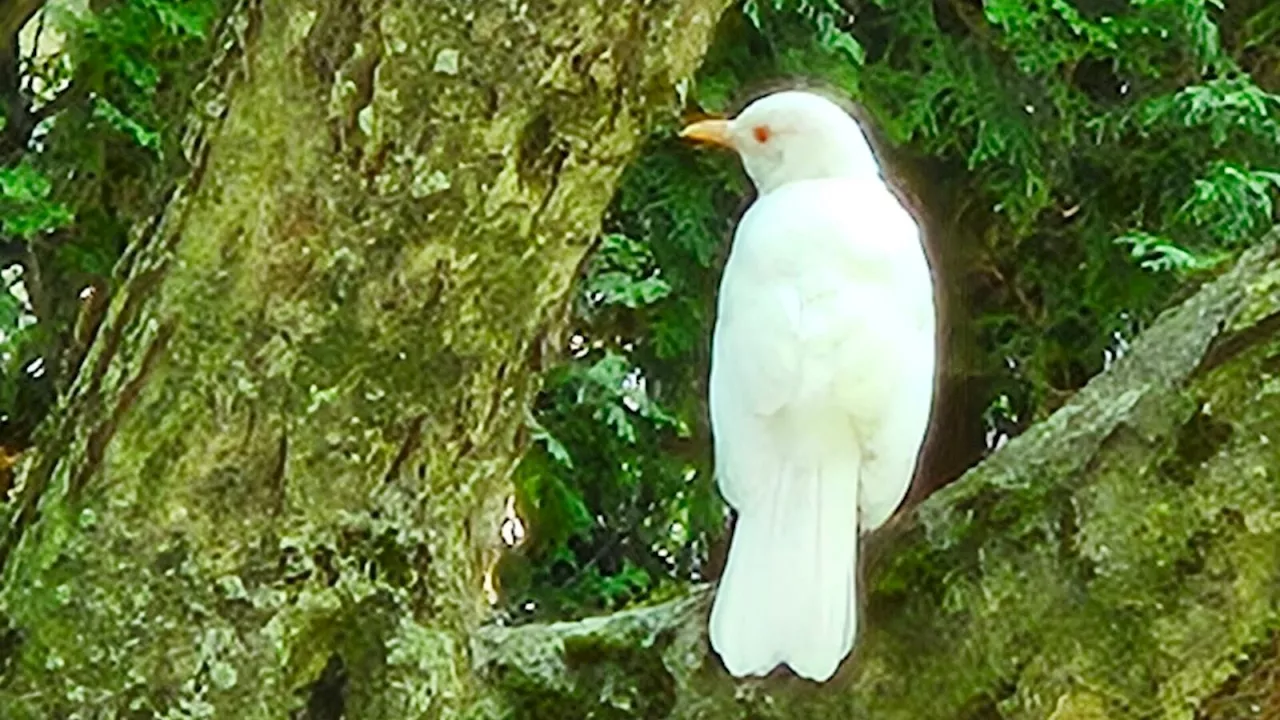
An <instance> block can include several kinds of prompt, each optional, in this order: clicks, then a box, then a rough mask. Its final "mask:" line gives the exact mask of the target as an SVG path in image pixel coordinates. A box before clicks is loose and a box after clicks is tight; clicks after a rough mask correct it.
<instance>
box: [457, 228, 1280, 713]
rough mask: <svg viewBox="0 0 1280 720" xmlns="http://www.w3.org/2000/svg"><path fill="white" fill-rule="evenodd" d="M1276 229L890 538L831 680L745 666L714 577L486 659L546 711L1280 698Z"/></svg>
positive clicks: (1279, 268)
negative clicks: (725, 643) (727, 658)
mask: <svg viewBox="0 0 1280 720" xmlns="http://www.w3.org/2000/svg"><path fill="white" fill-rule="evenodd" d="M1277 242H1280V232H1274V233H1272V236H1271V237H1269V238H1268V239H1267V240H1266V241H1265V242H1263V243H1262V244H1261V245H1260V246H1259V247H1258V248H1256V249H1254V250H1252V251H1250V252H1249V253H1247V254H1246V255H1245V257H1244V258H1243V259H1242V260H1241V261H1240V263H1239V264H1238V265H1237V266H1236V267H1235V268H1234V269H1233V270H1231V271H1230V272H1228V273H1226V274H1224V275H1223V276H1222V277H1220V278H1219V279H1217V280H1216V281H1214V282H1213V283H1211V284H1209V285H1207V286H1206V287H1204V288H1203V289H1201V290H1200V291H1199V292H1198V293H1197V294H1196V295H1195V296H1193V297H1192V298H1191V299H1189V300H1188V301H1187V302H1185V303H1184V304H1183V305H1181V306H1180V307H1177V308H1175V309H1173V310H1170V311H1168V312H1166V313H1165V314H1164V315H1162V316H1161V318H1160V319H1159V321H1158V322H1157V323H1156V324H1155V325H1154V326H1153V327H1152V328H1150V329H1149V330H1148V331H1147V332H1146V333H1144V334H1143V335H1142V336H1141V337H1140V338H1139V339H1138V340H1137V341H1136V342H1135V343H1134V345H1133V347H1132V348H1131V350H1130V353H1129V354H1128V355H1127V356H1125V357H1124V358H1123V359H1122V360H1121V361H1120V362H1118V363H1117V364H1116V365H1115V366H1114V367H1113V368H1111V369H1110V370H1109V371H1108V372H1105V373H1103V374H1102V375H1100V376H1098V377H1096V378H1095V379H1094V380H1093V381H1092V382H1091V383H1090V384H1089V385H1088V386H1087V387H1086V388H1084V389H1083V390H1082V391H1081V392H1080V393H1079V394H1078V395H1077V396H1076V397H1075V398H1074V399H1073V400H1072V401H1071V402H1069V403H1068V404H1067V405H1065V406H1064V407H1063V408H1062V409H1061V410H1059V411H1058V412H1057V413H1055V414H1054V415H1053V416H1051V417H1050V418H1049V419H1048V420H1046V421H1045V422H1043V423H1041V424H1039V425H1038V426H1036V427H1034V428H1032V429H1031V430H1030V431H1028V432H1027V433H1025V434H1024V435H1022V436H1020V437H1018V438H1017V439H1015V440H1013V441H1011V442H1009V443H1008V444H1007V445H1006V446H1005V447H1004V448H1002V449H1001V450H1000V451H998V452H997V453H995V454H994V455H992V456H991V457H990V458H989V459H988V460H987V461H986V462H984V463H982V464H981V465H979V466H978V467H977V468H975V469H974V470H972V471H970V472H969V473H968V474H966V475H965V476H964V477H963V478H962V479H960V480H959V481H958V482H957V483H956V484H954V485H951V486H949V487H947V488H946V489H944V490H942V491H940V492H938V493H937V494H935V495H934V496H932V497H931V498H929V499H928V500H927V501H926V502H924V503H923V504H921V505H920V506H918V507H916V508H915V509H913V510H911V511H909V512H906V513H903V514H900V515H899V516H898V517H897V518H896V519H895V520H894V521H893V522H892V523H891V524H890V525H889V526H888V527H886V528H885V530H884V531H882V533H880V534H879V536H877V537H875V538H872V539H871V545H872V547H870V548H869V549H870V553H869V555H870V556H871V557H872V562H871V563H870V566H869V567H868V568H867V572H866V577H867V580H866V581H864V584H865V585H867V586H869V587H870V589H871V590H870V593H869V598H868V602H867V604H866V608H865V611H864V613H863V616H862V628H863V631H862V634H861V637H860V641H859V642H860V644H859V647H858V650H857V651H856V655H855V657H854V658H853V659H851V660H849V661H847V662H846V663H845V665H844V667H843V668H842V670H841V672H840V673H839V674H838V675H837V676H836V678H834V679H833V680H832V681H831V682H830V683H828V684H826V685H823V686H815V685H813V684H811V683H807V682H805V681H801V680H798V679H796V678H795V677H794V676H791V675H789V674H786V673H781V672H780V673H776V676H774V677H770V678H766V679H763V680H755V681H747V682H733V681H732V680H731V679H730V678H729V677H728V676H727V675H726V674H725V672H724V670H723V669H722V668H721V667H720V666H719V663H718V661H717V660H716V659H715V657H714V655H712V654H710V652H709V650H708V648H707V644H706V640H705V632H704V629H705V625H706V613H707V606H708V604H709V603H708V600H709V591H708V590H707V589H706V588H701V589H697V590H695V591H694V592H693V593H691V594H690V596H689V597H687V598H684V599H681V600H678V601H674V602H670V603H667V604H664V605H658V606H654V607H650V608H643V609H638V610H633V611H629V612H625V613H620V614H617V615H613V616H609V617H602V618H592V619H588V620H584V621H581V622H573V623H559V624H554V625H539V626H530V627H523V628H516V629H504V628H494V627H490V628H486V629H484V630H483V631H482V632H481V633H479V634H478V635H477V636H476V639H475V641H474V644H475V647H476V649H475V652H474V658H475V661H476V662H477V663H478V665H479V667H480V668H481V670H482V671H483V673H484V674H485V675H487V676H488V677H489V678H491V679H492V680H493V681H494V682H496V683H498V684H499V685H500V686H502V687H505V688H506V690H507V692H508V693H509V694H510V695H511V696H513V697H520V698H524V702H525V707H526V712H525V714H523V715H522V717H528V718H560V717H601V718H603V717H610V718H611V717H618V718H623V717H645V718H708V719H710V718H715V719H716V720H729V719H731V718H779V719H781V718H796V719H799V718H804V719H805V720H824V719H827V718H832V719H834V718H840V719H841V720H848V719H849V718H874V720H899V719H901V720H926V719H927V720H952V719H954V720H987V719H988V718H1019V719H1021V718H1037V719H1039V718H1048V719H1051V720H1104V719H1109V720H1116V719H1121V718H1161V719H1169V720H1174V719H1177V720H1193V719H1197V720H1237V719H1241V718H1254V717H1260V718H1273V717H1278V716H1280V693H1278V692H1277V691H1276V690H1275V677H1276V674H1277V672H1278V671H1280V670H1278V668H1280V659H1278V651H1280V648H1277V647H1276V645H1275V642H1274V637H1275V635H1276V631H1277V630H1278V629H1280V615H1278V613H1277V607H1280V249H1278V248H1277ZM566 708H567V710H566Z"/></svg>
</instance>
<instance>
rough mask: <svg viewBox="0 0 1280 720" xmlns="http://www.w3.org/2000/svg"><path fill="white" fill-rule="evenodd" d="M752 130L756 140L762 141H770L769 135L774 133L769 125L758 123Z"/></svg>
mask: <svg viewBox="0 0 1280 720" xmlns="http://www.w3.org/2000/svg"><path fill="white" fill-rule="evenodd" d="M751 132H752V134H754V135H755V136H756V142H760V143H766V142H769V136H770V135H772V134H773V133H772V132H771V131H770V130H769V126H768V125H757V126H755V128H754V129H753V130H752V131H751Z"/></svg>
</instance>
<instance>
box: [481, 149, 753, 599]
mask: <svg viewBox="0 0 1280 720" xmlns="http://www.w3.org/2000/svg"><path fill="white" fill-rule="evenodd" d="M741 189H742V187H741V184H740V181H739V180H738V179H737V178H736V176H735V175H734V173H733V168H732V165H731V164H730V163H729V162H728V159H727V158H704V157H699V156H698V155H697V154H695V153H693V152H691V151H690V150H689V149H687V148H683V147H678V146H676V145H674V144H673V143H671V142H670V141H667V140H663V141H655V142H654V143H652V144H651V145H650V146H649V148H648V150H647V152H646V153H645V154H644V156H643V158H642V159H641V160H639V161H638V162H637V163H636V164H635V165H634V166H633V167H632V168H630V169H629V171H628V172H627V173H626V175H625V177H624V180H623V183H622V187H621V190H620V191H619V193H618V196H617V198H616V199H615V202H614V206H613V208H612V209H611V211H610V214H609V217H608V219H607V221H606V227H607V229H608V232H607V233H606V234H605V235H604V236H603V238H602V239H601V241H600V245H599V248H598V250H597V252H596V254H595V256H594V257H593V260H592V262H591V263H590V266H589V267H588V268H587V272H586V275H585V277H584V278H583V281H582V283H581V284H580V286H579V292H578V295H577V297H576V300H575V307H576V310H577V312H576V317H577V318H578V321H577V322H576V323H575V326H574V328H573V332H572V340H571V348H570V352H571V354H572V359H571V360H570V362H568V363H566V364H565V365H563V366H561V367H560V368H559V369H557V370H556V371H554V372H552V373H551V374H550V375H549V376H548V377H547V378H546V384H545V389H544V391H543V393H542V394H541V396H540V397H539V399H538V402H537V406H536V408H535V413H536V418H534V419H533V420H532V421H531V423H530V425H531V427H532V429H533V439H534V441H535V442H534V444H533V447H532V448H531V450H530V451H529V453H528V454H527V455H526V457H525V458H524V461H523V462H522V463H521V465H520V467H519V469H518V472H517V478H516V498H517V503H516V507H517V510H518V512H519V514H520V516H521V517H522V518H523V519H524V520H525V521H526V522H527V523H528V526H529V529H530V530H529V535H528V537H527V538H526V539H525V540H524V542H523V543H522V544H521V546H520V548H519V549H518V551H517V552H515V553H513V554H512V555H511V556H510V557H508V558H507V560H506V561H505V562H504V564H503V568H502V574H501V581H502V585H503V587H504V590H505V595H506V599H507V605H508V609H509V611H510V612H511V613H513V614H515V615H518V616H520V617H526V618H528V617H539V616H544V615H547V614H551V615H558V614H566V613H568V614H572V613H579V612H582V611H586V610H595V609H603V608H615V607H619V606H621V605H623V604H626V603H627V602H632V601H636V600H639V599H643V598H646V597H649V596H651V595H653V594H655V593H657V594H662V593H665V592H670V591H671V590H672V589H673V588H674V587H676V582H677V581H679V580H683V579H688V578H691V577H697V576H698V575H699V572H700V570H701V568H702V565H703V563H704V562H705V557H706V543H707V538H708V537H709V536H711V535H713V534H714V533H715V531H716V529H717V528H718V527H719V526H720V524H721V523H722V522H723V512H722V510H721V508H720V505H719V502H718V501H717V500H716V498H715V495H714V491H713V488H712V484H711V482H710V478H709V476H708V474H707V473H708V469H709V457H708V438H707V435H706V430H705V428H706V420H705V417H704V413H705V409H704V406H703V403H702V398H701V390H700V388H702V387H703V386H704V382H703V379H702V376H703V375H704V373H705V370H706V355H707V344H708V338H709V333H710V322H711V321H710V318H711V303H712V302H713V300H712V288H714V286H715V283H716V282H717V276H718V271H717V261H718V260H719V259H720V258H722V256H723V251H724V245H725V242H726V240H727V239H728V229H729V224H728V222H727V217H728V216H729V215H730V214H731V213H732V209H733V208H734V207H735V205H736V203H737V201H736V199H735V195H736V194H737V193H738V192H740V191H741Z"/></svg>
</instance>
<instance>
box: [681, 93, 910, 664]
mask: <svg viewBox="0 0 1280 720" xmlns="http://www.w3.org/2000/svg"><path fill="white" fill-rule="evenodd" d="M680 134H681V137H683V138H685V139H688V140H693V141H701V142H704V143H711V144H714V145H719V146H723V147H726V148H730V149H732V150H734V151H736V152H737V153H738V155H739V156H740V158H741V160H742V163H743V166H744V168H745V169H746V172H747V174H748V176H750V178H751V181H752V182H753V183H754V185H755V186H756V189H757V190H758V191H759V196H758V198H757V199H756V200H755V202H754V203H752V205H751V206H750V207H749V208H748V209H747V211H746V213H745V214H744V215H743V217H742V219H741V221H740V222H739V224H738V227H737V230H736V232H735V234H734V239H733V247H732V250H731V252H730V255H729V260H728V264H727V265H726V267H725V270H724V276H723V278H722V280H721V284H720V295H719V307H718V315H717V319H716V326H715V335H714V339H713V346H712V356H711V382H710V406H711V426H712V433H713V435H714V440H715V462H716V477H717V482H718V484H719V487H720V491H721V493H722V494H723V495H724V497H725V499H726V500H727V501H728V502H729V504H730V505H732V506H733V508H734V509H735V510H736V511H737V514H738V520H737V524H736V526H735V528H734V535H733V539H732V541H731V543H730V548H729V557H728V561H727V564H726V566H725V570H724V574H723V576H722V577H721V579H720V583H719V587H718V588H717V591H716V597H715V602H714V605H713V607H712V611H711V644H712V647H714V648H715V650H716V652H717V653H719V655H720V657H721V659H722V660H723V661H724V664H725V667H726V668H727V669H728V670H729V672H730V673H732V674H733V675H735V676H739V677H741V676H746V675H764V674H767V673H769V672H770V671H771V670H773V669H774V668H775V667H777V666H778V665H779V664H786V665H788V666H790V668H791V669H792V670H793V671H795V672H796V674H798V675H800V676H802V677H805V678H809V679H811V680H816V681H819V682H821V681H825V680H827V679H829V678H830V677H831V676H832V675H833V674H834V673H835V671H836V668H837V667H838V666H839V665H840V662H841V661H842V660H843V659H844V658H845V657H846V656H847V655H848V654H849V652H850V651H851V650H852V648H853V644H854V638H855V636H856V634H857V626H858V622H857V610H858V607H857V591H856V587H855V582H856V578H857V555H858V540H859V534H860V532H867V531H870V530H872V529H874V528H876V527H878V526H880V525H882V524H883V523H884V522H885V521H887V520H888V519H889V517H890V516H891V515H892V514H893V512H894V511H895V510H896V509H897V507H898V505H899V504H900V503H901V502H902V499H903V497H904V496H905V495H906V492H907V489H908V486H909V485H910V483H911V477H912V473H913V470H914V468H915V464H916V457H917V454H918V452H919V450H920V447H921V444H922V442H923V440H924V435H925V430H926V426H927V425H928V418H929V412H930V406H931V403H932V398H933V380H934V363H935V359H934V353H935V346H934V325H935V318H934V294H933V283H932V279H931V275H930V270H929V264H928V261H927V259H926V257H925V253H924V249H923V246H922V243H921V233H920V230H919V227H918V226H917V225H916V222H915V220H914V219H913V218H912V216H911V215H910V214H909V213H908V212H907V211H906V210H905V209H904V208H903V206H902V204H901V203H900V202H899V201H898V199H897V197H896V196H895V195H894V193H893V192H892V191H891V190H890V188H889V187H887V186H886V184H885V182H884V180H883V178H882V176H881V173H880V168H879V165H878V163H877V160H876V157H875V155H874V154H873V152H872V149H871V146H870V144H869V143H868V141H867V139H866V137H865V135H864V134H863V132H862V129H861V127H860V126H859V125H858V123H857V121H855V120H854V119H853V118H852V117H851V116H850V115H849V114H848V113H846V112H845V111H844V110H843V109H841V108H840V106H839V105H837V104H835V103H834V102H832V101H831V100H828V99H826V98H824V97H822V96H820V95H817V94H814V93H810V92H802V91H794V90H791V91H784V92H778V93H774V94H772V95H768V96H765V97H763V98H761V99H759V100H756V101H755V102H753V103H751V104H750V105H748V106H747V107H746V109H744V110H743V111H742V112H741V113H740V114H738V116H737V117H734V118H732V119H727V120H724V119H715V120H703V121H700V122H696V123H693V124H691V125H689V126H687V127H686V128H685V129H684V130H682V131H681V133H680Z"/></svg>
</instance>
